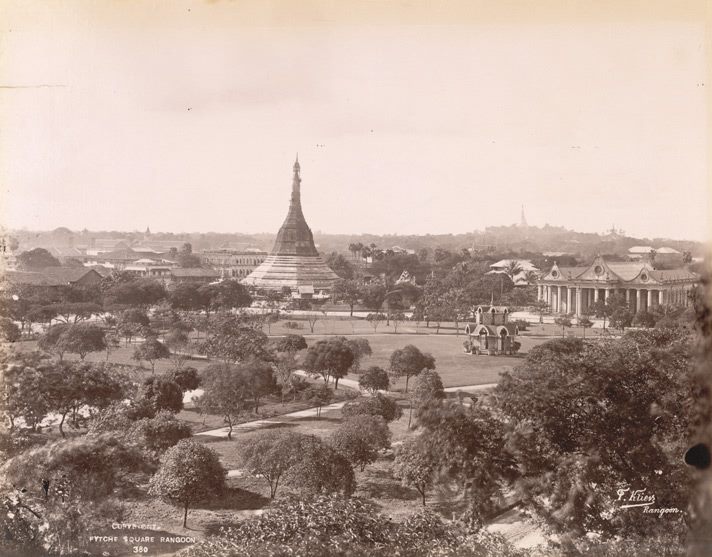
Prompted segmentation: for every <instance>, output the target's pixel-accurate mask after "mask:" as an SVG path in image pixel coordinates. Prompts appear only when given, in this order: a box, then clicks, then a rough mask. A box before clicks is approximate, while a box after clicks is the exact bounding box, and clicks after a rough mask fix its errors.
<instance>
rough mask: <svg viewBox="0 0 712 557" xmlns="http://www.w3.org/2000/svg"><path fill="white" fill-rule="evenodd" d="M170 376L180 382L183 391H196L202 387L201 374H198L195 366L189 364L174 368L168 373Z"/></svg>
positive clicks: (174, 380) (172, 379)
mask: <svg viewBox="0 0 712 557" xmlns="http://www.w3.org/2000/svg"><path fill="white" fill-rule="evenodd" d="M168 377H169V378H170V380H171V381H173V382H175V383H177V384H178V386H179V387H180V388H181V390H182V391H183V393H186V392H187V391H194V390H195V389H197V388H198V387H200V376H199V375H198V370H197V369H195V368H194V367H190V366H187V367H181V368H178V369H174V370H173V371H172V372H170V373H169V374H168Z"/></svg>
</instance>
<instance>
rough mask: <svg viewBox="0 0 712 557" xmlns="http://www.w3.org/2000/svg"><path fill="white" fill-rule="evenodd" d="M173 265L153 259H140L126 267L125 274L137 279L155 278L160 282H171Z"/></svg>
mask: <svg viewBox="0 0 712 557" xmlns="http://www.w3.org/2000/svg"><path fill="white" fill-rule="evenodd" d="M172 269H173V265H172V264H167V263H161V262H158V261H155V260H153V259H147V258H146V259H138V260H136V261H134V262H133V263H131V264H129V265H126V266H124V268H123V269H122V270H123V271H124V272H126V273H129V274H130V275H132V276H135V277H141V278H153V279H158V280H163V281H166V280H170V278H171V270H172Z"/></svg>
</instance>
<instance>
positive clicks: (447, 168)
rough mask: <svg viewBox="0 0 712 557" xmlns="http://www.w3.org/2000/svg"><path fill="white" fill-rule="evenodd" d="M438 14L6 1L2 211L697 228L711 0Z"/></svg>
mask: <svg viewBox="0 0 712 557" xmlns="http://www.w3.org/2000/svg"><path fill="white" fill-rule="evenodd" d="M433 4H435V3H433V2H427V3H426V2H399V3H396V2H391V3H388V4H386V3H379V2H373V1H360V2H356V1H346V0H344V1H341V2H334V3H329V4H327V3H324V2H316V1H314V2H307V1H303V2H296V1H292V2H273V3H270V2H259V3H258V2H252V1H249V2H247V1H228V0H223V1H214V2H181V1H161V2H158V1H143V2H132V1H123V2H118V1H116V2H109V1H106V2H100V1H97V2H93V1H92V2H89V1H87V2H78V1H71V0H70V1H67V0H62V1H61V2H53V1H49V2H47V1H42V2H37V3H33V2H27V1H25V2H20V1H4V2H2V3H0V6H1V7H2V8H1V9H2V10H3V12H4V13H0V22H2V23H0V26H2V28H1V31H0V33H1V34H0V82H1V85H2V87H1V88H0V126H1V128H0V184H1V186H2V191H1V194H2V200H1V201H0V203H2V206H0V211H1V212H0V219H2V221H3V222H4V224H5V225H6V226H9V227H16V228H20V227H27V228H31V229H51V228H54V227H57V226H67V227H69V228H71V229H75V230H77V229H82V228H85V227H86V228H89V229H119V230H134V229H141V230H142V229H144V228H145V227H146V226H147V225H149V226H150V227H151V230H152V231H173V232H181V231H186V232H188V231H218V232H276V230H277V228H278V227H279V225H280V224H281V222H282V220H283V218H284V216H285V214H286V211H287V205H288V200H289V195H290V187H291V169H292V163H293V161H294V155H295V153H296V152H297V151H298V152H299V160H300V162H301V164H302V180H303V181H302V201H303V206H304V213H305V215H306V217H307V221H308V222H309V224H310V226H311V228H312V229H313V230H321V231H325V232H332V233H350V232H354V233H357V232H371V233H420V234H424V233H447V232H453V233H460V232H467V231H472V230H475V229H482V228H484V227H485V226H489V225H499V224H512V223H515V222H517V221H518V220H519V214H520V207H521V205H524V206H525V209H526V215H527V218H528V220H529V223H530V224H535V225H543V224H545V223H549V224H552V225H562V226H566V227H569V228H573V229H576V230H580V231H589V232H602V231H603V230H605V229H607V228H610V226H611V225H612V224H614V223H615V224H616V225H617V226H618V227H622V228H623V229H625V230H626V231H627V232H628V233H629V234H632V235H639V236H648V237H653V236H666V237H672V238H687V239H698V240H703V239H707V238H708V237H710V224H709V215H710V195H709V193H710V188H709V164H708V161H709V152H708V150H709V122H710V114H709V112H708V106H709V89H710V87H712V83H708V82H707V79H708V75H707V72H708V65H709V59H708V54H707V50H708V44H707V43H706V41H707V40H708V37H706V34H705V33H706V32H708V31H709V27H708V26H706V24H705V21H704V19H703V18H702V16H701V15H700V14H701V7H703V6H704V3H703V2H693V3H688V4H685V5H684V9H683V7H682V3H676V2H667V3H662V4H661V6H662V8H661V9H658V10H657V11H656V8H655V6H656V4H655V3H654V2H628V3H626V2H622V1H617V2H612V3H610V4H608V3H607V2H604V1H601V2H591V1H590V0H588V1H587V2H575V1H569V2H560V3H557V2H546V1H542V2H537V3H532V2H511V1H510V2H508V1H502V2H496V1H494V0H492V1H490V2H479V3H478V2H469V3H467V4H466V5H467V6H469V8H467V9H466V8H462V6H460V7H457V6H456V4H455V3H452V4H449V5H447V9H445V8H442V7H441V8H440V9H435V8H431V7H428V6H430V5H433ZM328 5H332V8H326V7H325V6H328ZM437 5H440V6H442V5H443V4H437ZM505 5H506V6H509V8H508V9H507V10H504V9H503V8H502V6H505ZM606 5H608V6H609V7H610V6H618V8H617V9H615V11H612V8H610V9H608V11H605V10H604V11H592V10H594V9H596V8H595V6H598V7H601V6H606ZM333 6H338V9H336V8H334V7H333ZM533 6H538V8H537V9H538V10H539V11H538V12H534V13H529V12H528V11H527V10H526V9H525V8H526V7H528V9H529V10H531V8H532V7H533ZM621 6H624V8H621ZM666 6H667V8H666ZM658 7H660V6H658ZM672 7H674V8H675V10H676V11H674V12H673V11H671V8H672Z"/></svg>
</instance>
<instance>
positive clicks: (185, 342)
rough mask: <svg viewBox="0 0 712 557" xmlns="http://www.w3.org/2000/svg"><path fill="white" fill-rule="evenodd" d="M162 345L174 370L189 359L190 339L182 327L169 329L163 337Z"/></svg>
mask: <svg viewBox="0 0 712 557" xmlns="http://www.w3.org/2000/svg"><path fill="white" fill-rule="evenodd" d="M163 344H164V346H165V347H166V348H167V349H168V354H169V357H170V358H171V360H172V361H173V365H174V367H175V369H176V370H179V369H181V368H182V367H183V364H185V362H186V361H187V360H189V359H190V356H191V354H190V352H189V350H190V339H189V337H188V334H187V333H186V332H185V331H184V330H183V327H174V328H171V329H170V330H169V331H168V333H166V335H165V336H164V337H163Z"/></svg>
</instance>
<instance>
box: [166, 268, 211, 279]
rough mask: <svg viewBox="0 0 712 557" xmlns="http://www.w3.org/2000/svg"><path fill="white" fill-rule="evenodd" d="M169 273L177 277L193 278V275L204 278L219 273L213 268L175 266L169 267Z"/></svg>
mask: <svg viewBox="0 0 712 557" xmlns="http://www.w3.org/2000/svg"><path fill="white" fill-rule="evenodd" d="M171 274H172V275H173V276H174V277H178V278H194V277H205V278H217V277H219V276H220V273H218V272H217V271H214V270H213V269H201V268H199V267H196V268H176V269H171Z"/></svg>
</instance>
